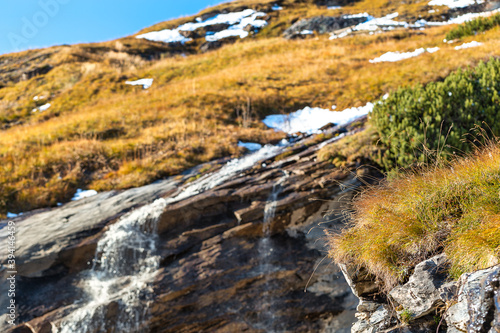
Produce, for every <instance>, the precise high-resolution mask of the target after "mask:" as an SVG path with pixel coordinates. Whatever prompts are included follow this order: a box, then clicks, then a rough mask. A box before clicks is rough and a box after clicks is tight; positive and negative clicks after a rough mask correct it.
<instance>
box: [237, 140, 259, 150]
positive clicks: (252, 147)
mask: <svg viewBox="0 0 500 333" xmlns="http://www.w3.org/2000/svg"><path fill="white" fill-rule="evenodd" d="M238 147H243V148H246V149H248V150H250V151H255V150H259V149H261V148H262V145H261V144H259V143H255V142H242V141H238Z"/></svg>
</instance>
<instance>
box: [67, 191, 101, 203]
mask: <svg viewBox="0 0 500 333" xmlns="http://www.w3.org/2000/svg"><path fill="white" fill-rule="evenodd" d="M96 194H97V191H95V190H86V191H84V190H82V189H77V190H76V193H75V195H74V196H73V198H72V199H71V201H77V200H80V199H83V198H88V197H92V196H94V195H96Z"/></svg>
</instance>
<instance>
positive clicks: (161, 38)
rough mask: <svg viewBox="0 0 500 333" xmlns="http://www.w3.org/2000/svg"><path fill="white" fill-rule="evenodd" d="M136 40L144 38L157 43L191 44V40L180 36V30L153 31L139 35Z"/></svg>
mask: <svg viewBox="0 0 500 333" xmlns="http://www.w3.org/2000/svg"><path fill="white" fill-rule="evenodd" d="M136 38H144V39H147V40H152V41H155V42H163V43H182V44H184V43H185V42H189V41H190V40H191V38H186V37H184V36H183V35H181V34H180V32H179V30H177V29H175V30H170V29H165V30H160V31H152V32H148V33H145V34H142V35H138V36H137V37H136Z"/></svg>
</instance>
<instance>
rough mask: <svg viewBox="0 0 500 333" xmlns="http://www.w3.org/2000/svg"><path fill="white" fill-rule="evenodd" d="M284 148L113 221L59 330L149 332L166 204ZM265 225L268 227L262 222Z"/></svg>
mask: <svg viewBox="0 0 500 333" xmlns="http://www.w3.org/2000/svg"><path fill="white" fill-rule="evenodd" d="M282 149H283V148H282V147H275V146H265V147H263V148H262V149H260V150H259V151H257V152H255V153H253V154H250V155H247V156H245V157H242V158H240V159H234V160H231V161H229V162H228V163H227V164H226V165H224V166H223V167H222V168H221V169H220V170H218V171H217V172H215V173H212V174H208V175H206V176H203V177H201V178H199V179H198V180H196V181H194V182H192V183H190V184H189V185H187V186H185V187H184V188H182V189H181V190H180V191H179V192H178V193H177V195H174V196H173V197H170V198H166V199H164V198H161V199H158V200H156V201H154V202H153V203H151V204H149V205H146V206H143V207H141V208H138V209H136V210H134V211H132V212H131V213H129V214H127V215H125V216H123V217H122V218H121V219H120V220H119V221H118V222H116V223H115V224H113V225H111V226H110V227H109V229H108V230H107V231H106V232H105V233H104V235H103V236H102V238H101V239H100V240H99V242H98V245H97V250H96V253H95V258H94V261H93V264H92V269H90V270H89V271H86V272H84V273H83V274H82V279H81V281H80V286H81V288H82V289H83V291H84V294H85V296H84V298H83V299H82V300H81V301H80V302H81V304H82V305H81V306H80V307H79V308H77V309H76V310H74V311H73V312H71V313H70V314H69V315H68V316H66V317H65V318H64V319H63V320H62V321H61V323H60V325H59V328H58V333H76V332H82V333H84V332H108V333H109V332H127V333H128V332H145V331H147V329H148V328H147V327H144V323H146V322H147V318H148V306H145V305H148V304H149V303H150V302H151V301H152V300H153V296H154V295H153V290H152V287H151V282H152V281H153V280H154V277H155V273H156V272H157V270H158V268H159V265H160V257H159V256H158V254H157V253H156V249H157V241H158V235H157V226H158V221H159V219H160V216H161V214H162V213H163V211H164V209H165V207H166V206H167V205H169V204H172V203H174V202H178V201H181V200H183V199H186V198H189V197H191V196H193V195H196V194H199V193H202V192H204V191H206V190H208V189H211V188H214V187H216V186H218V185H220V184H222V183H224V182H225V181H227V180H229V179H231V178H232V177H234V176H236V175H238V174H239V173H241V172H242V171H244V170H246V169H248V168H250V167H252V166H253V165H255V164H256V163H257V162H259V161H262V160H265V159H267V158H270V157H273V156H275V155H277V154H279V153H280V152H281V151H282ZM279 189H280V186H275V188H274V189H273V193H272V196H273V195H274V197H273V198H274V199H273V200H270V206H269V208H268V207H267V206H266V214H271V212H272V215H274V209H275V207H276V204H275V201H276V198H277V195H278V194H279ZM272 205H274V208H272ZM268 210H269V213H268ZM272 217H273V216H271V215H269V217H268V218H267V219H268V221H270V220H271V219H272ZM267 223H269V222H267ZM264 228H268V227H266V223H264ZM267 232H268V231H267ZM266 238H268V237H266ZM268 251H270V250H268Z"/></svg>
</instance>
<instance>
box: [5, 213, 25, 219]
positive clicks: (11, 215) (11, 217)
mask: <svg viewBox="0 0 500 333" xmlns="http://www.w3.org/2000/svg"><path fill="white" fill-rule="evenodd" d="M19 215H22V214H14V213H9V212H7V218H8V219H13V218H15V217H18V216H19Z"/></svg>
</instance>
